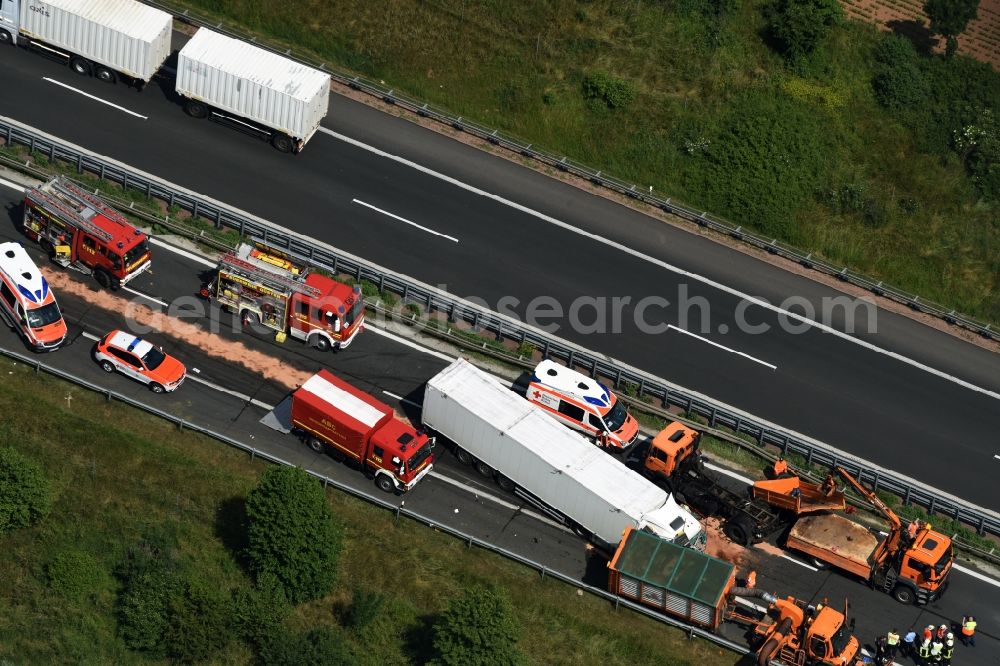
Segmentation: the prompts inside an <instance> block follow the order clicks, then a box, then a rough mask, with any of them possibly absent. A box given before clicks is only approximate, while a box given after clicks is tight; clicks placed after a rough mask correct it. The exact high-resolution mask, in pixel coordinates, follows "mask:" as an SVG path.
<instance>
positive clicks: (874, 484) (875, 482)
mask: <svg viewBox="0 0 1000 666" xmlns="http://www.w3.org/2000/svg"><path fill="white" fill-rule="evenodd" d="M872 474H874V475H875V478H874V479H872V492H873V493H877V492H878V482H879V481H881V480H882V476H881V475H880V474H879V473H878V470H875V471H874V472H872Z"/></svg>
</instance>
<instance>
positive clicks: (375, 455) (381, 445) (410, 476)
mask: <svg viewBox="0 0 1000 666" xmlns="http://www.w3.org/2000/svg"><path fill="white" fill-rule="evenodd" d="M432 446H433V442H432V441H431V440H430V438H429V437H428V436H427V435H426V433H422V432H417V431H416V430H414V429H413V427H411V426H410V425H408V424H406V423H404V422H402V421H400V420H399V419H396V418H393V419H390V420H389V421H387V422H386V423H385V425H383V426H382V427H381V428H379V429H378V431H376V432H375V434H374V435H372V445H371V448H370V450H369V454H368V464H369V465H370V466H371V467H373V468H383V469H386V468H388V469H392V470H393V472H394V475H395V477H396V481H397V485H398V486H399V489H400V490H409V489H410V488H412V487H413V486H414V484H416V482H417V480H418V479H420V478H421V477H422V476H423V473H424V470H425V468H427V469H429V464H430V463H429V461H430V460H431V447H432Z"/></svg>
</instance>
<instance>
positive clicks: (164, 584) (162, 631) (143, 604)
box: [118, 566, 178, 656]
mask: <svg viewBox="0 0 1000 666" xmlns="http://www.w3.org/2000/svg"><path fill="white" fill-rule="evenodd" d="M177 587H178V582H177V580H176V578H175V577H174V576H173V575H172V574H171V573H169V572H168V571H167V570H166V569H165V568H163V567H162V566H157V567H153V568H150V569H149V570H148V571H145V572H142V573H135V574H134V575H132V576H131V577H130V578H129V580H128V581H126V585H125V588H124V589H123V590H122V593H121V596H120V597H119V603H118V630H119V633H120V634H121V637H122V640H123V641H124V642H125V645H126V646H127V647H129V648H131V649H133V650H141V651H144V652H149V653H150V654H152V655H154V656H160V655H162V654H164V653H165V647H166V635H167V627H168V607H169V603H170V599H171V597H172V596H173V594H174V592H175V590H176V588H177Z"/></svg>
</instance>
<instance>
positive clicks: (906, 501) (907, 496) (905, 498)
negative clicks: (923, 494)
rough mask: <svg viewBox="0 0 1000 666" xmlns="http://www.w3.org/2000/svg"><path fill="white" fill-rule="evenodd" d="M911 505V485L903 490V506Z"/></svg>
mask: <svg viewBox="0 0 1000 666" xmlns="http://www.w3.org/2000/svg"><path fill="white" fill-rule="evenodd" d="M909 505H910V487H909V486H906V490H905V491H904V492H903V506H909Z"/></svg>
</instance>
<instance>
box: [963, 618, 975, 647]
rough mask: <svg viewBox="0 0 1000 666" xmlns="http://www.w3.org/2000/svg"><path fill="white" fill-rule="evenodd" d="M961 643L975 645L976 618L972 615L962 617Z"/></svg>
mask: <svg viewBox="0 0 1000 666" xmlns="http://www.w3.org/2000/svg"><path fill="white" fill-rule="evenodd" d="M962 645H971V646H972V647H976V618H975V617H973V616H972V615H969V616H966V617H963V618H962Z"/></svg>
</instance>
